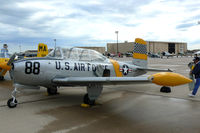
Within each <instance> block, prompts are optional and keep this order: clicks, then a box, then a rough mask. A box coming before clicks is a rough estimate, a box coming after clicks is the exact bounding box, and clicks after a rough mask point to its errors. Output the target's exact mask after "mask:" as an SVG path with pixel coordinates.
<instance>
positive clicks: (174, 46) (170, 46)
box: [107, 41, 187, 54]
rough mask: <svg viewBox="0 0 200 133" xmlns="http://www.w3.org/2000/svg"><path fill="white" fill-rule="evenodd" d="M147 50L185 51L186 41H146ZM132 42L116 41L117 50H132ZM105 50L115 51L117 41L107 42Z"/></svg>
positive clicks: (151, 51) (155, 51)
mask: <svg viewBox="0 0 200 133" xmlns="http://www.w3.org/2000/svg"><path fill="white" fill-rule="evenodd" d="M146 42H147V52H150V53H162V52H163V51H166V52H169V53H174V54H178V53H185V52H186V51H187V43H186V42H162V41H146ZM133 46H134V42H127V41H125V42H124V43H118V51H119V52H120V53H126V52H132V51H133ZM107 52H109V53H115V54H116V53H117V43H107Z"/></svg>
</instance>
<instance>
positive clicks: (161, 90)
mask: <svg viewBox="0 0 200 133" xmlns="http://www.w3.org/2000/svg"><path fill="white" fill-rule="evenodd" d="M160 92H165V93H170V92H171V88H170V87H167V86H163V87H161V89H160Z"/></svg>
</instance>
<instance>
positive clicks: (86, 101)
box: [83, 94, 95, 105]
mask: <svg viewBox="0 0 200 133" xmlns="http://www.w3.org/2000/svg"><path fill="white" fill-rule="evenodd" d="M83 102H84V103H85V104H89V105H95V100H90V99H89V96H88V94H85V95H84V98H83Z"/></svg>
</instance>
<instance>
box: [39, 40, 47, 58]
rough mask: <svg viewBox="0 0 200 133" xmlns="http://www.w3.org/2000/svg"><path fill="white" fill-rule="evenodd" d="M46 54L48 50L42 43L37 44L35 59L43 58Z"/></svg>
mask: <svg viewBox="0 0 200 133" xmlns="http://www.w3.org/2000/svg"><path fill="white" fill-rule="evenodd" d="M47 54H48V48H47V45H46V44H44V43H39V44H38V53H37V57H45V56H46V55H47Z"/></svg>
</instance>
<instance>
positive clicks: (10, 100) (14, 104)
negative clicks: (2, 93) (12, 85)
mask: <svg viewBox="0 0 200 133" xmlns="http://www.w3.org/2000/svg"><path fill="white" fill-rule="evenodd" d="M17 103H18V102H17V100H16V99H15V103H13V98H11V99H9V100H8V102H7V105H8V107H9V108H15V107H16V106H17Z"/></svg>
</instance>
